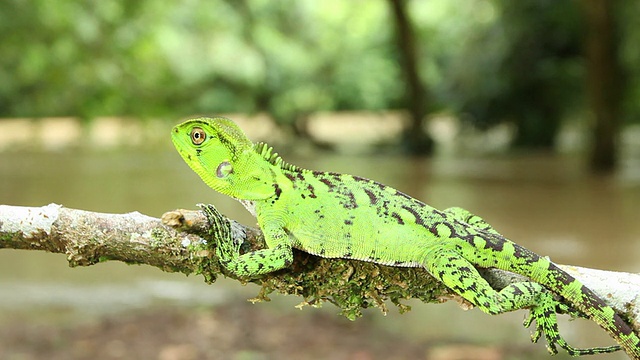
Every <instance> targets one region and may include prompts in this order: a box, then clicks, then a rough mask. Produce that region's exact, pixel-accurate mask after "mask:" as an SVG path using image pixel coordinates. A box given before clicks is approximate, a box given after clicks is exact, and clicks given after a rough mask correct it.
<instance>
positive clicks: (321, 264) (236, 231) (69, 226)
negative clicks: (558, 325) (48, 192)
mask: <svg viewBox="0 0 640 360" xmlns="http://www.w3.org/2000/svg"><path fill="white" fill-rule="evenodd" d="M214 218H215V221H213V225H210V224H209V223H208V221H207V218H206V217H205V215H204V214H203V212H202V211H192V210H174V211H171V212H168V213H166V214H164V215H163V217H162V220H160V219H157V218H153V217H149V216H146V215H142V214H140V213H138V212H133V213H128V214H103V213H95V212H89V211H83V210H75V209H68V208H65V207H62V206H60V205H56V204H50V205H47V206H43V207H18V206H7V205H0V248H12V249H27V250H44V251H49V252H54V253H63V254H66V255H67V260H68V261H69V264H70V266H89V265H93V264H96V263H98V262H102V261H107V260H119V261H123V262H126V263H135V264H148V265H151V266H155V267H158V268H160V269H162V270H164V271H169V272H182V273H185V274H202V275H203V277H204V279H205V281H206V282H208V283H212V282H214V281H215V280H216V277H217V276H218V275H219V274H223V275H225V276H227V277H230V278H234V279H237V280H239V281H241V282H243V283H244V282H254V283H257V284H260V285H261V286H262V289H261V290H260V292H259V294H258V296H257V297H256V299H253V300H255V301H259V300H268V295H269V294H270V293H271V292H274V291H275V292H279V293H283V294H292V295H300V296H302V297H304V303H303V304H304V305H315V304H320V303H321V302H322V301H329V302H331V303H333V304H335V305H336V306H338V307H339V308H340V309H341V311H342V314H343V315H344V316H346V317H348V318H349V319H355V318H357V317H359V316H360V315H361V310H362V309H363V308H369V307H378V308H380V309H381V310H382V311H383V312H385V313H386V312H387V307H386V303H385V302H386V300H391V302H392V303H394V304H395V305H397V306H398V307H399V310H400V312H404V311H407V310H409V306H407V305H404V304H402V303H401V301H402V300H404V299H410V298H415V299H420V300H422V301H424V302H443V301H445V300H448V299H456V300H457V301H458V302H459V303H460V304H461V305H463V306H465V307H470V306H469V304H465V303H464V301H462V300H460V298H459V297H458V296H456V295H453V294H451V293H450V292H449V291H448V289H447V288H445V287H444V286H443V285H442V284H440V283H439V282H438V281H436V280H435V279H433V278H432V277H431V276H430V275H429V274H428V273H427V271H426V270H424V269H422V268H398V267H391V266H383V265H377V264H373V263H369V262H363V261H356V260H346V259H324V258H320V257H317V256H313V255H309V254H307V253H304V252H301V251H295V254H294V262H293V264H292V266H291V267H289V268H288V269H284V270H280V271H277V272H274V273H270V274H266V275H262V276H260V277H257V278H252V279H238V278H237V277H236V276H234V275H233V274H231V273H228V272H227V271H226V270H225V269H224V268H223V267H221V266H220V264H219V263H218V260H217V258H216V256H215V251H214V244H215V243H216V242H217V241H218V240H219V239H221V238H226V239H227V240H229V239H231V240H233V241H236V242H238V243H242V244H243V245H242V250H243V251H251V250H254V249H259V248H263V247H264V239H263V237H262V233H261V232H260V230H259V229H255V228H251V227H247V226H244V225H241V224H239V223H237V222H236V221H234V220H230V219H228V218H227V217H225V216H223V215H221V214H220V213H218V212H217V211H216V212H215V213H214ZM207 239H209V240H207ZM561 267H562V268H563V269H565V270H566V271H568V272H570V273H571V274H572V275H573V276H575V277H576V278H578V279H579V280H580V281H582V282H583V283H585V285H587V286H588V287H590V288H591V289H592V290H594V291H595V292H596V293H598V294H599V295H600V296H601V297H602V298H603V299H605V301H607V302H608V303H609V304H610V305H611V306H613V307H614V308H616V310H618V311H619V312H621V313H623V314H625V315H626V316H627V317H628V318H629V319H631V323H632V325H633V326H634V328H635V329H636V330H637V329H638V328H639V326H638V324H639V323H640V321H639V319H640V314H639V311H638V307H637V306H636V304H637V303H638V302H639V301H638V300H640V299H638V297H639V295H638V294H639V293H640V275H637V274H628V273H619V272H609V271H601V270H593V269H586V268H578V267H573V266H561ZM483 276H485V278H487V280H488V281H489V283H490V284H491V285H492V286H494V287H495V288H502V287H504V286H506V285H507V284H509V283H511V282H514V281H523V279H524V278H523V277H521V276H519V275H514V274H511V273H508V272H504V271H500V270H494V269H491V270H483ZM524 280H526V279H524Z"/></svg>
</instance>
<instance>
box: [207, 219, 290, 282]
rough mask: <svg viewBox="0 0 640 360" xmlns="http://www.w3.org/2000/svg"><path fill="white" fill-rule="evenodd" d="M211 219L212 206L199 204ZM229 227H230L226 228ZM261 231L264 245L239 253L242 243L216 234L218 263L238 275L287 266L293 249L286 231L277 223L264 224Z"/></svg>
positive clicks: (261, 272)
mask: <svg viewBox="0 0 640 360" xmlns="http://www.w3.org/2000/svg"><path fill="white" fill-rule="evenodd" d="M202 209H203V211H204V212H205V214H206V215H207V218H208V219H209V221H210V222H211V221H212V220H215V219H216V217H215V216H213V215H212V213H211V209H209V208H207V207H203V208H202ZM229 231H230V230H229ZM262 233H263V234H264V237H265V242H266V243H267V248H266V249H261V250H256V251H251V252H248V253H246V254H240V247H241V245H242V244H240V243H236V242H235V241H233V239H232V238H231V237H230V236H227V237H217V238H216V240H218V242H217V244H216V255H217V256H218V260H219V261H220V264H222V266H224V267H225V268H226V269H227V270H229V271H230V272H232V273H234V274H236V275H237V276H239V277H251V276H255V275H261V274H266V273H270V272H273V271H276V270H280V269H283V268H286V267H288V266H289V265H291V263H292V262H293V251H292V249H291V243H290V242H289V235H288V234H287V233H286V232H285V231H284V229H283V228H282V227H280V226H276V225H270V224H266V225H263V226H262Z"/></svg>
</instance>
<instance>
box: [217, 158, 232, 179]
mask: <svg viewBox="0 0 640 360" xmlns="http://www.w3.org/2000/svg"><path fill="white" fill-rule="evenodd" d="M230 174H233V165H231V163H230V162H229V161H228V160H225V161H223V162H221V163H220V165H218V167H217V168H216V176H217V177H218V178H219V179H224V178H226V177H227V176H229V175H230Z"/></svg>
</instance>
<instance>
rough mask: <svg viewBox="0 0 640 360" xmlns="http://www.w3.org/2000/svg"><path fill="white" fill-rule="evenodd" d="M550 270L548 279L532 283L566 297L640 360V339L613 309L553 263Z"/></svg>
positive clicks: (539, 279)
mask: <svg viewBox="0 0 640 360" xmlns="http://www.w3.org/2000/svg"><path fill="white" fill-rule="evenodd" d="M541 259H542V258H541ZM549 270H550V271H549V272H547V274H546V275H541V276H538V277H537V276H535V275H533V277H532V279H533V280H534V281H536V282H539V283H540V284H543V285H544V286H546V287H547V288H548V289H550V290H551V291H552V292H554V293H556V294H558V295H561V296H562V297H564V298H565V299H566V300H567V301H568V302H569V303H571V304H572V305H573V306H574V307H575V308H576V309H577V310H579V311H581V312H583V313H584V314H586V315H587V316H588V317H589V318H590V319H592V320H593V321H595V322H596V323H597V324H598V325H600V327H602V328H603V329H604V330H606V331H607V332H608V333H609V335H611V336H612V337H613V338H614V339H615V340H616V341H617V342H618V343H619V344H620V345H621V346H622V347H623V349H624V351H625V352H626V353H627V354H628V355H629V357H631V358H632V359H634V360H639V359H640V338H639V337H638V335H637V334H636V333H635V332H634V331H633V329H632V328H631V326H629V324H627V323H626V322H625V321H624V320H623V319H622V318H621V317H620V315H618V314H617V313H616V312H615V310H614V309H613V308H611V307H610V306H609V305H607V304H606V303H605V302H604V300H602V298H600V296H598V295H597V294H596V293H594V292H593V291H592V290H591V289H589V288H587V287H586V286H584V285H583V284H582V283H581V282H580V281H578V280H577V279H576V278H574V277H573V276H571V275H569V274H568V273H567V272H565V271H564V270H562V269H560V268H559V267H558V266H557V265H555V264H554V263H553V262H551V261H549ZM550 274H552V275H550Z"/></svg>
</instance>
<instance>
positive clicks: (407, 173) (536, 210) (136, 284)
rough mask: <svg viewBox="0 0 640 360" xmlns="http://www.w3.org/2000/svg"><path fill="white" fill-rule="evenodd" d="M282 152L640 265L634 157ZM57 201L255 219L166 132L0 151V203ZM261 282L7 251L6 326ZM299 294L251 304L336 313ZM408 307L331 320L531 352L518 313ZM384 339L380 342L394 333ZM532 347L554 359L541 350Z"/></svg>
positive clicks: (291, 312)
mask: <svg viewBox="0 0 640 360" xmlns="http://www.w3.org/2000/svg"><path fill="white" fill-rule="evenodd" d="M281 153H282V155H283V157H284V158H285V159H286V160H288V161H289V162H292V163H295V164H297V165H300V166H303V167H307V168H313V169H318V170H331V171H337V172H347V173H352V174H356V175H360V176H364V177H368V178H373V179H375V180H378V181H380V182H383V183H385V184H388V185H391V186H393V187H395V188H398V189H400V190H402V191H404V192H406V193H408V194H410V195H412V196H414V197H417V198H419V199H421V200H423V201H425V202H428V203H429V204H431V205H433V206H435V207H438V208H446V207H449V206H462V207H465V208H467V209H469V210H471V211H472V212H474V213H477V214H479V215H481V216H483V217H484V218H485V219H486V220H487V221H489V222H490V223H492V224H493V225H494V227H495V228H496V229H498V230H499V231H501V232H502V233H503V234H505V235H507V236H508V237H510V238H511V239H512V240H514V241H516V242H518V243H520V244H522V245H524V246H525V247H528V248H530V249H532V250H534V251H536V252H538V253H540V254H543V255H548V256H550V257H551V258H552V259H553V260H554V261H556V262H559V263H563V264H574V265H580V266H585V267H592V268H601V269H608V270H618V271H627V272H639V271H640V263H639V262H638V261H637V259H638V257H639V256H640V217H639V212H640V161H638V160H626V161H625V162H624V163H623V164H622V169H621V170H620V171H619V172H618V173H617V174H615V175H613V176H607V177H593V176H589V175H588V174H587V173H586V171H585V170H584V166H583V165H584V163H583V161H582V160H581V159H579V158H577V157H567V156H564V157H553V156H524V155H519V156H504V157H492V158H473V157H467V158H460V157H451V158H448V157H446V158H435V159H424V158H414V159H409V158H404V157H400V156H344V155H336V154H330V153H314V154H313V155H309V154H307V155H304V156H303V155H296V152H295V151H294V150H289V151H286V152H282V151H281ZM52 202H54V203H58V204H62V205H64V206H67V207H72V208H79V209H85V210H91V211H98V212H114V213H122V212H129V211H140V212H142V213H145V214H147V215H151V216H156V217H159V216H160V215H161V214H162V213H163V212H165V211H167V210H171V209H175V208H194V207H195V204H196V203H199V202H211V203H214V204H216V205H217V206H218V208H219V209H221V210H222V211H223V212H225V213H226V214H227V215H229V216H230V217H232V218H236V219H238V220H240V221H242V222H244V223H247V224H253V223H254V221H253V219H251V217H250V216H249V215H248V214H247V213H246V212H245V211H244V209H243V208H242V207H241V206H240V205H239V204H236V203H235V202H234V201H233V200H230V199H228V198H226V197H224V196H221V195H218V194H215V193H214V192H213V191H212V190H210V189H208V188H207V187H206V186H205V185H204V184H203V183H202V182H201V181H200V179H199V178H198V177H197V176H196V175H195V174H194V173H192V172H191V170H190V169H189V168H188V167H187V166H186V165H185V164H184V163H183V162H182V160H181V159H180V158H179V156H178V154H177V153H176V152H175V151H174V150H173V149H172V148H171V147H170V144H168V140H167V145H166V146H165V147H161V148H158V149H156V150H153V151H151V150H148V149H146V150H138V149H132V148H130V149H126V150H102V151H91V150H86V149H76V150H64V151H59V152H36V151H21V152H5V153H0V204H7V205H22V206H41V205H46V204H49V203H52ZM257 289H258V288H257V287H255V286H246V287H243V286H241V285H240V284H238V283H235V282H230V281H225V280H221V281H219V282H218V283H216V284H213V285H206V284H204V282H203V281H202V279H201V278H199V277H188V278H186V277H184V276H183V275H178V274H168V273H163V272H161V271H160V270H157V269H155V268H150V267H145V266H127V265H123V264H120V263H115V262H114V263H106V264H99V265H96V266H92V267H89V268H74V269H71V268H69V267H68V266H67V264H66V261H65V258H64V256H63V255H54V254H45V253H39V252H35V251H15V250H1V251H0V327H1V326H10V325H9V324H11V322H12V321H20V322H24V323H28V322H30V321H34V317H37V318H38V320H37V321H44V320H43V319H45V320H46V319H51V321H52V323H55V324H60V326H65V325H64V324H68V323H73V322H78V321H97V320H95V319H104V318H105V317H107V318H108V317H110V316H111V317H114V316H116V317H117V316H118V314H121V313H127V312H129V313H130V312H131V311H133V312H135V311H137V310H142V309H147V308H149V307H156V306H159V307H163V306H164V307H170V308H186V309H189V308H196V307H200V308H201V307H212V308H215V307H216V306H222V305H224V306H231V307H233V306H234V305H233V304H242V305H238V306H245V305H244V299H245V298H248V297H251V296H253V295H254V294H255V292H256V291H257ZM300 301H301V299H299V298H292V297H282V296H274V301H273V302H271V303H261V304H257V305H254V306H252V309H256V311H267V312H272V313H273V312H275V313H276V314H281V315H282V316H287V317H288V316H293V317H294V318H295V317H299V318H300V319H308V316H313V314H314V313H315V312H324V313H329V314H333V313H336V312H337V310H336V309H335V308H334V307H333V306H332V305H330V304H326V305H325V306H324V307H323V308H322V309H313V308H305V309H304V310H303V311H299V310H296V309H295V308H293V305H295V304H297V303H298V302H300ZM411 304H412V306H413V310H412V311H411V312H409V313H408V314H404V315H399V314H397V311H396V310H395V309H393V308H392V309H391V311H390V314H389V315H388V316H386V317H385V316H382V315H381V314H380V313H379V312H377V311H375V310H374V311H367V312H366V313H365V318H366V319H365V320H358V321H356V322H355V323H354V324H352V323H349V322H348V321H347V320H344V319H341V318H339V317H338V316H336V317H335V318H336V321H337V322H338V323H340V324H342V323H344V325H343V326H346V327H349V328H350V329H353V327H354V326H355V327H357V326H366V327H367V329H369V328H370V327H373V329H375V331H379V332H380V333H381V334H392V335H393V336H395V337H398V336H400V337H405V336H408V337H410V338H412V339H414V340H415V341H418V342H420V341H425V342H426V341H428V342H436V343H437V342H439V341H442V342H443V343H447V342H452V341H453V342H462V343H472V344H483V345H484V344H486V345H487V346H503V345H504V344H517V346H523V347H524V348H527V349H529V348H530V346H529V345H527V344H528V341H529V331H528V330H526V329H523V328H522V327H521V325H520V324H521V321H522V318H523V317H524V312H522V311H521V312H517V313H513V314H506V315H501V316H494V317H491V316H488V315H484V314H482V313H480V312H479V311H477V310H471V311H463V310H461V309H459V308H458V307H457V306H456V305H455V304H453V303H447V304H443V305H432V304H421V303H415V302H411ZM34 314H35V315H34ZM79 319H80V320H79ZM87 319H89V320H87ZM90 319H93V320H90ZM301 321H302V320H301ZM358 324H361V325H358ZM562 325H563V328H564V330H563V333H564V334H565V336H566V337H567V338H568V339H569V340H570V342H572V343H575V344H577V345H588V344H591V345H593V344H594V343H608V339H607V337H606V336H605V335H604V334H603V332H602V331H600V330H599V329H598V328H596V327H595V326H591V325H589V324H583V322H571V323H569V322H563V324H562ZM56 326H58V325H56ZM295 326H296V325H295V322H294V323H293V325H292V329H291V331H296V329H295ZM150 330H152V329H150ZM380 336H381V340H380V341H384V338H385V336H384V335H380ZM392 345H393V344H389V346H392ZM5 346H6V344H5ZM531 347H534V349H535V350H537V351H539V352H536V354H539V355H540V356H541V358H546V354H545V350H544V346H543V345H536V346H533V345H532V346H531ZM125 358H126V356H125ZM267 358H269V357H268V356H267ZM514 358H518V357H517V356H516V357H514ZM596 358H602V359H605V358H606V359H624V358H625V357H624V355H621V354H617V355H611V356H599V357H596Z"/></svg>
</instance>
